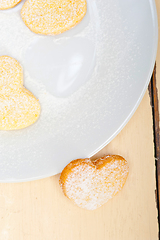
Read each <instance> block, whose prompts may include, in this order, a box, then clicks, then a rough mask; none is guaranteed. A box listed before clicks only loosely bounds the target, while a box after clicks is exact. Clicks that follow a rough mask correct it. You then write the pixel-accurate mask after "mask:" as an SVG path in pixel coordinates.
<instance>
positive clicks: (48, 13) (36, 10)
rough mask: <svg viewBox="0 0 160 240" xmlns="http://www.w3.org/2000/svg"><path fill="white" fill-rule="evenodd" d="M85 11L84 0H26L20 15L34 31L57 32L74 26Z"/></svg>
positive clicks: (43, 32) (42, 32)
mask: <svg viewBox="0 0 160 240" xmlns="http://www.w3.org/2000/svg"><path fill="white" fill-rule="evenodd" d="M85 13H86V0H74V1H73V0H59V1H57V0H52V1H51V0H47V1H43V0H27V1H26V2H25V4H24V6H23V8H22V11H21V16H22V19H23V21H24V22H25V24H26V25H27V26H28V27H29V28H30V29H31V30H32V31H33V32H35V33H41V34H58V33H62V32H64V31H66V30H68V29H70V28H71V27H73V26H75V25H76V24H77V23H78V22H79V21H80V20H81V19H82V18H83V17H84V15H85Z"/></svg>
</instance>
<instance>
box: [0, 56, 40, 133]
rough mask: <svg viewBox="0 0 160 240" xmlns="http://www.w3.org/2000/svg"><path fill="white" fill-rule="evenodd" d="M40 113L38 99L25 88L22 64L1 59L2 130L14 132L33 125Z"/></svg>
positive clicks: (8, 58) (0, 102) (13, 60)
mask: <svg viewBox="0 0 160 240" xmlns="http://www.w3.org/2000/svg"><path fill="white" fill-rule="evenodd" d="M39 113H40V105H39V102H38V101H37V99H36V98H35V97H34V96H33V95H32V94H31V93H30V92H29V91H27V90H26V89H25V88H24V87H23V74H22V68H21V66H20V64H19V63H18V62H17V61H16V60H15V59H13V58H11V57H8V56H1V57H0V129H1V130H13V129H21V128H25V127H27V126H29V125H31V124H33V123H34V122H35V121H36V120H37V118H38V116H39Z"/></svg>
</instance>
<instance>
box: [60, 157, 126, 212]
mask: <svg viewBox="0 0 160 240" xmlns="http://www.w3.org/2000/svg"><path fill="white" fill-rule="evenodd" d="M128 171H129V167H128V164H127V161H126V160H125V159H124V158H123V157H121V156H118V155H112V156H110V155H108V156H105V157H102V158H99V159H97V160H95V161H91V160H90V159H89V158H87V159H77V160H74V161H72V162H70V163H69V164H68V165H67V166H66V167H65V168H64V170H63V171H62V173H61V176H60V180H59V182H60V186H61V187H62V190H63V192H64V194H65V196H66V197H68V198H69V199H70V200H72V201H73V202H74V203H75V204H76V205H77V206H79V207H81V208H85V209H88V210H94V209H96V208H98V207H100V206H102V205H103V204H104V203H106V202H107V201H108V200H109V199H111V198H112V197H113V196H115V194H116V193H118V192H119V191H120V190H121V189H122V187H123V186H124V184H125V182H126V179H127V176H128Z"/></svg>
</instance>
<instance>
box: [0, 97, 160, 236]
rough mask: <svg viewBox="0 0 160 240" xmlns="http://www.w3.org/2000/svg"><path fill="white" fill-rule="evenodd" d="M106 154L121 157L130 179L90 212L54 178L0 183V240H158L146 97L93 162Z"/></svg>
mask: <svg viewBox="0 0 160 240" xmlns="http://www.w3.org/2000/svg"><path fill="white" fill-rule="evenodd" d="M108 153H109V154H120V155H122V156H123V157H125V158H126V160H127V161H128V162H129V167H130V174H129V177H128V179H127V182H126V184H125V186H124V188H123V190H122V191H121V192H120V193H119V194H117V196H115V197H114V198H113V199H112V200H110V201H109V202H108V203H107V204H105V205H104V206H102V207H101V208H99V209H97V210H95V211H87V210H84V209H80V208H78V207H76V206H74V205H73V204H72V202H70V201H69V200H68V199H67V198H66V197H65V196H64V195H63V193H62V191H61V189H60V187H59V183H58V180H59V175H56V176H54V177H50V178H46V179H42V180H38V181H33V182H26V183H15V184H11V183H8V184H4V183H3V184H0V240H15V239H16V240H44V239H47V240H53V239H54V240H68V239H69V240H73V239H74V240H82V239H83V240H89V239H92V240H106V239H107V240H122V239H123V240H125V239H127V240H128V239H129V240H156V239H158V223H157V209H156V203H155V187H156V183H155V159H154V148H153V132H152V114H151V107H150V99H149V94H148V92H146V94H145V96H144V98H143V100H142V102H141V104H140V106H139V108H138V109H137V111H136V113H135V114H134V116H133V117H132V119H131V120H130V121H129V123H128V124H127V125H126V127H125V128H124V129H123V130H122V131H121V133H120V134H119V135H118V136H117V137H116V138H115V139H114V140H113V141H112V142H111V143H110V144H108V145H107V146H106V147H105V148H104V149H103V150H101V151H100V152H99V153H97V154H96V156H94V158H96V157H99V156H102V155H104V154H108Z"/></svg>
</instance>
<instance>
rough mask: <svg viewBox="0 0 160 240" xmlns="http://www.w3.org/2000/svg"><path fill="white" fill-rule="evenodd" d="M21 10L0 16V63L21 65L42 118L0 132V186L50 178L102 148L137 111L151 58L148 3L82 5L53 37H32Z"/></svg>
mask: <svg viewBox="0 0 160 240" xmlns="http://www.w3.org/2000/svg"><path fill="white" fill-rule="evenodd" d="M35 1H36V0H35ZM23 3H24V1H23V0H22V2H21V3H20V4H19V5H18V6H17V7H15V8H13V9H11V10H7V11H6V10H5V11H0V55H4V54H5V55H9V56H12V57H14V58H16V59H17V60H18V61H19V62H20V63H21V65H22V66H23V69H24V85H25V86H26V88H28V89H29V90H30V91H32V92H33V93H34V94H35V96H37V98H39V101H40V103H41V108H42V111H41V116H40V118H39V120H38V121H37V122H36V123H35V124H34V125H32V126H30V127H28V128H26V129H23V130H18V131H0V181H1V182H18V181H28V180H34V179H39V178H44V177H47V176H51V175H54V174H57V173H59V172H60V171H61V170H62V169H63V168H64V167H65V165H66V164H68V163H69V162H70V161H71V160H73V159H76V158H83V157H90V156H92V155H93V154H95V153H96V152H97V151H99V150H100V149H101V148H102V147H104V146H105V145H106V144H108V143H109V142H110V141H111V140H112V139H113V138H114V137H115V136H116V135H117V134H118V133H119V132H120V131H121V130H122V128H123V127H124V126H125V124H126V123H127V122H128V120H129V119H130V118H131V116H132V115H133V113H134V111H135V110H136V108H137V107H138V105H139V103H140V101H141V99H142V97H143V95H144V93H145V91H146V89H147V85H148V83H149V80H150V77H151V73H152V70H153V66H154V62H155V58H156V51H157V38H158V33H157V17H156V9H155V3H154V1H153V0H114V1H113V0H99V1H96V0H88V1H87V6H88V10H87V14H86V16H85V17H84V19H83V20H82V22H81V23H80V24H79V25H77V26H76V27H75V28H73V29H71V30H69V31H67V32H65V33H63V34H61V35H58V36H42V35H36V34H34V33H32V32H31V31H30V30H29V29H28V28H27V27H26V26H25V25H24V23H23V22H22V20H21V17H20V9H21V7H22V5H23Z"/></svg>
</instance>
